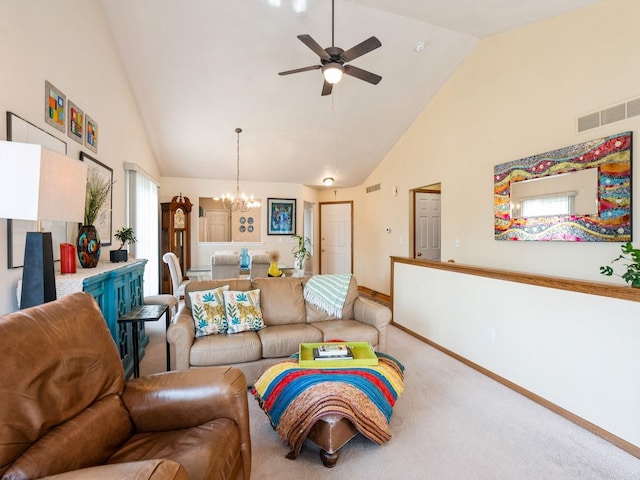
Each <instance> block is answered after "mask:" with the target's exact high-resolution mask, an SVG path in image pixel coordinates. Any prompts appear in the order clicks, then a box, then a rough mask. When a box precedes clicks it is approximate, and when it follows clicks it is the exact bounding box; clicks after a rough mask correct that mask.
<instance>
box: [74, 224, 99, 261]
mask: <svg viewBox="0 0 640 480" xmlns="http://www.w3.org/2000/svg"><path fill="white" fill-rule="evenodd" d="M77 247H78V259H79V260H80V265H82V267H83V268H95V267H96V265H98V260H100V236H99V235H98V231H97V230H96V227H94V226H93V225H82V226H81V227H80V229H79V230H78V242H77Z"/></svg>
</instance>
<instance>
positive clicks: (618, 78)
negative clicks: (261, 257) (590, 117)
mask: <svg viewBox="0 0 640 480" xmlns="http://www.w3.org/2000/svg"><path fill="white" fill-rule="evenodd" d="M638 22H640V2H637V1H636V0H603V1H602V2H600V3H598V4H596V5H594V6H590V7H586V8H583V9H580V10H578V11H575V12H572V13H568V14H565V15H560V16H557V17H554V18H552V19H550V20H546V21H543V22H539V23H536V24H533V25H530V26H527V27H525V28H521V29H518V30H516V31H513V32H508V33H505V34H501V35H496V36H493V37H489V38H487V39H485V40H483V41H482V42H480V44H479V45H478V47H477V48H476V49H475V50H474V51H473V52H472V53H471V55H470V56H469V57H468V58H467V59H466V61H465V62H463V63H462V65H461V66H460V68H459V69H458V70H457V71H456V72H455V73H454V74H453V75H452V77H451V78H450V79H449V81H448V82H447V83H446V84H445V85H444V87H443V88H442V89H441V90H440V91H439V92H438V94H437V95H436V96H435V98H434V99H433V100H432V101H431V102H430V103H429V105H428V106H427V108H426V109H425V110H424V111H423V112H422V114H421V115H420V116H419V117H418V118H417V119H416V121H415V122H414V123H413V125H412V126H411V127H410V128H409V129H408V130H407V132H406V133H405V134H404V136H403V137H402V138H401V139H400V141H399V142H398V143H397V144H396V145H395V146H394V147H393V148H392V149H391V151H390V152H389V153H388V154H387V155H386V157H385V158H384V160H383V161H382V162H381V163H380V165H379V166H378V168H376V170H375V171H374V172H373V173H372V174H371V176H370V177H369V178H368V179H367V180H366V181H365V183H364V185H362V186H360V187H357V188H353V189H347V190H342V191H341V190H338V194H337V196H338V198H341V199H353V200H354V210H355V215H354V222H355V232H356V233H355V238H354V242H355V247H354V252H355V257H354V258H355V265H356V272H355V273H356V275H357V276H358V283H359V284H361V285H366V286H368V287H370V288H373V289H375V290H378V291H380V292H385V293H389V281H390V279H389V271H390V267H389V256H391V255H398V256H406V255H409V253H410V250H409V242H408V236H409V225H410V223H409V222H410V194H409V192H410V190H411V189H414V188H416V187H420V186H424V185H429V184H433V183H438V182H442V259H443V260H447V259H450V258H452V259H455V260H456V262H458V263H465V264H472V265H480V266H491V267H498V268H505V269H510V270H518V271H525V272H532V273H540V274H547V275H556V276H563V277H570V278H579V279H585V280H593V281H608V280H607V279H606V278H605V277H602V276H601V275H600V274H599V266H600V265H604V264H607V263H608V262H609V261H610V259H612V258H613V257H615V256H617V254H618V252H619V244H618V243H584V244H577V243H562V242H550V243H546V242H498V241H495V240H494V239H493V178H492V177H493V167H494V165H497V164H501V163H504V162H508V161H511V160H517V159H519V158H523V157H527V156H530V155H534V154H537V153H544V152H548V151H550V150H554V149H557V148H561V147H564V146H569V145H573V144H576V143H580V142H583V141H586V140H591V139H593V138H598V137H600V136H605V135H610V134H614V133H618V132H622V131H626V130H632V131H635V132H636V135H635V138H634V142H633V143H634V145H633V148H634V150H636V152H637V151H638V150H637V149H638V145H639V144H638V138H639V137H638V130H639V127H640V117H635V118H634V119H632V120H625V121H622V122H619V123H617V124H613V125H609V126H607V127H602V128H598V129H593V130H590V131H587V132H585V133H582V134H577V133H576V128H575V123H576V117H577V116H580V115H583V114H585V113H590V112H592V111H595V110H598V109H601V108H604V107H608V106H611V105H615V104H618V103H620V102H622V101H624V100H627V99H630V98H636V97H640V55H639V54H638V48H637V46H638V45H639V44H640V30H638V29H634V28H626V27H625V25H635V24H637V23H638ZM633 170H634V173H635V172H637V171H638V167H635V168H634V169H633ZM376 183H381V186H382V188H381V189H380V190H379V191H378V192H374V193H370V194H366V193H365V188H366V187H367V186H369V185H374V184H376ZM395 185H397V186H398V192H399V193H398V196H397V197H394V196H393V195H392V191H393V190H392V189H393V186H395ZM633 190H634V192H633V198H634V199H638V198H640V196H639V195H638V193H639V192H640V182H634V184H633ZM333 199H334V195H333V191H329V192H327V191H325V192H324V193H323V195H322V196H321V200H323V201H332V200H333ZM635 225H636V226H635V227H634V234H635V235H638V232H640V230H639V227H638V226H637V222H636V223H635ZM386 227H391V230H392V233H391V234H386V233H385V228H386ZM456 240H458V241H459V244H460V247H459V248H456V247H455V242H456ZM612 281H615V282H618V283H621V282H622V281H621V280H620V279H614V280H612Z"/></svg>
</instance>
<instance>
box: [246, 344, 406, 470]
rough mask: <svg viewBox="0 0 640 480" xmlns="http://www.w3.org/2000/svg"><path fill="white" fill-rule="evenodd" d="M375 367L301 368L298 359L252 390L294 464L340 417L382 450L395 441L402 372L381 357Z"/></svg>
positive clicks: (269, 371) (391, 360)
mask: <svg viewBox="0 0 640 480" xmlns="http://www.w3.org/2000/svg"><path fill="white" fill-rule="evenodd" d="M377 355H378V365H377V366H371V367H342V368H322V369H320V368H300V367H299V366H298V360H297V358H292V359H289V360H286V361H284V362H281V363H278V364H276V365H274V366H272V367H270V368H269V369H267V370H266V371H265V372H264V373H263V374H262V375H261V376H260V378H258V380H257V381H256V382H255V384H254V387H253V389H252V390H251V391H252V393H253V395H254V396H255V398H256V400H257V401H258V403H259V404H260V407H261V408H262V409H263V410H264V412H265V413H266V414H267V417H269V421H270V422H271V426H272V427H273V428H274V430H276V431H277V432H278V435H280V437H281V438H282V439H283V440H284V441H285V442H287V444H288V445H289V446H290V447H291V451H290V452H289V454H288V455H287V457H288V458H296V457H297V456H298V455H299V454H300V449H301V448H302V444H303V442H304V439H305V438H306V437H307V435H308V434H309V431H310V430H311V428H312V427H313V425H314V424H315V423H316V421H318V420H319V419H320V418H322V417H324V416H326V415H330V414H339V415H342V416H343V417H346V418H348V419H349V420H350V421H351V423H353V425H354V426H355V427H356V428H357V429H358V431H359V432H360V433H362V434H363V435H364V436H365V437H367V438H368V439H370V440H372V441H373V442H376V443H377V444H379V445H380V444H382V443H384V442H386V441H388V440H389V439H390V438H391V431H390V429H389V420H390V419H391V413H392V411H393V406H394V405H395V403H396V400H397V399H398V396H399V395H400V394H401V393H402V392H403V390H404V383H403V382H404V375H403V373H404V366H403V365H402V364H400V362H398V361H397V360H396V359H394V358H393V357H390V356H388V355H384V354H382V353H378V354H377Z"/></svg>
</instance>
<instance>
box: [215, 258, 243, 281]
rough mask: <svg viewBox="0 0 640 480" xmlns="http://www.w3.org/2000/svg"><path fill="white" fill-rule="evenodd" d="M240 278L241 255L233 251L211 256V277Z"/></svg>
mask: <svg viewBox="0 0 640 480" xmlns="http://www.w3.org/2000/svg"><path fill="white" fill-rule="evenodd" d="M216 278H240V255H239V254H237V253H232V252H228V253H227V252H225V253H217V252H216V253H214V254H213V255H212V256H211V279H216Z"/></svg>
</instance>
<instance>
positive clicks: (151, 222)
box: [124, 163, 160, 297]
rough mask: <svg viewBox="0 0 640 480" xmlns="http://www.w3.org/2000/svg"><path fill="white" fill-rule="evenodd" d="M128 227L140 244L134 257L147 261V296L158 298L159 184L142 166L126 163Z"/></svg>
mask: <svg viewBox="0 0 640 480" xmlns="http://www.w3.org/2000/svg"><path fill="white" fill-rule="evenodd" d="M124 168H125V171H126V190H127V198H126V204H127V224H128V225H129V226H131V227H133V231H134V232H135V236H136V239H137V242H136V243H135V244H134V245H133V252H132V253H133V254H134V256H135V258H146V259H147V260H148V261H147V266H146V268H145V271H144V296H145V297H146V296H149V295H157V294H158V285H159V275H160V273H159V272H160V265H159V260H158V258H159V254H158V241H159V237H158V235H159V234H158V231H159V229H158V215H159V213H158V182H157V181H156V180H155V179H154V178H153V177H152V176H151V175H149V174H147V173H146V172H145V171H144V170H142V169H141V168H140V167H139V166H137V165H136V164H133V163H125V165H124Z"/></svg>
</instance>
